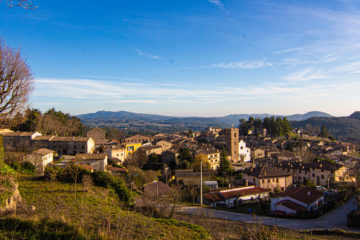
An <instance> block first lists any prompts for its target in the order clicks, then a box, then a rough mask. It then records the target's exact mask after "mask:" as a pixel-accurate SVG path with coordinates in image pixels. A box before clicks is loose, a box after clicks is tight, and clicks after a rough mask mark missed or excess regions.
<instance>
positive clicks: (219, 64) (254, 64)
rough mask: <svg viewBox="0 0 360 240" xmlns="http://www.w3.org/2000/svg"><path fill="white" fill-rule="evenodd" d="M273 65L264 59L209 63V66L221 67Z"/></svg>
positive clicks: (236, 67)
mask: <svg viewBox="0 0 360 240" xmlns="http://www.w3.org/2000/svg"><path fill="white" fill-rule="evenodd" d="M266 66H268V67H271V68H272V67H273V66H272V64H271V63H269V62H265V61H262V60H261V61H249V62H245V61H242V62H229V63H218V64H212V65H210V67H211V68H223V69H256V68H262V67H266Z"/></svg>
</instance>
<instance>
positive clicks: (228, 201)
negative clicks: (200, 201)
mask: <svg viewBox="0 0 360 240" xmlns="http://www.w3.org/2000/svg"><path fill="white" fill-rule="evenodd" d="M269 192H270V189H265V188H260V187H256V186H248V187H241V188H233V189H228V190H221V191H219V192H212V193H207V194H205V195H204V200H205V203H207V204H208V205H210V206H211V207H216V205H225V206H227V207H229V208H230V207H235V206H236V205H238V204H240V203H241V202H249V201H250V202H252V201H257V200H258V199H264V198H268V197H269Z"/></svg>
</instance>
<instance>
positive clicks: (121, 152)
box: [105, 147, 126, 164]
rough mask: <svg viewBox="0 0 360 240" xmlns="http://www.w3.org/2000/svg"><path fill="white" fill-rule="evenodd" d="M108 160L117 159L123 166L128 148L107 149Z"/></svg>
mask: <svg viewBox="0 0 360 240" xmlns="http://www.w3.org/2000/svg"><path fill="white" fill-rule="evenodd" d="M105 152H106V155H107V157H108V158H116V159H118V160H119V161H120V163H121V164H122V163H123V162H124V161H125V159H126V148H125V147H115V148H112V147H108V148H106V149H105Z"/></svg>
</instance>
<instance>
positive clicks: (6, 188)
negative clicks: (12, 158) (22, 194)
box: [0, 164, 16, 207]
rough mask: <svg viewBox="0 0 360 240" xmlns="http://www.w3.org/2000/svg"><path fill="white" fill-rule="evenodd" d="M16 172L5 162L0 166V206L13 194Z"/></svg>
mask: <svg viewBox="0 0 360 240" xmlns="http://www.w3.org/2000/svg"><path fill="white" fill-rule="evenodd" d="M15 176H16V172H15V171H14V170H13V169H12V168H11V167H9V166H7V165H6V164H2V166H1V167H0V207H3V206H5V201H6V200H7V199H8V198H9V197H10V196H11V195H12V194H13V192H14V189H15Z"/></svg>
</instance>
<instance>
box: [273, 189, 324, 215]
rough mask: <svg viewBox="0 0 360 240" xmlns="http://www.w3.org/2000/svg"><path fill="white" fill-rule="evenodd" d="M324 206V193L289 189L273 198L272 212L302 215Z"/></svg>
mask: <svg viewBox="0 0 360 240" xmlns="http://www.w3.org/2000/svg"><path fill="white" fill-rule="evenodd" d="M323 205H324V193H323V192H321V191H318V190H316V189H314V188H309V187H297V188H289V189H287V190H286V191H285V192H282V193H279V194H277V195H276V196H275V197H272V198H271V205H270V210H271V212H273V213H274V214H280V215H300V214H302V213H305V212H312V211H316V210H318V209H319V208H320V207H321V206H323Z"/></svg>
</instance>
